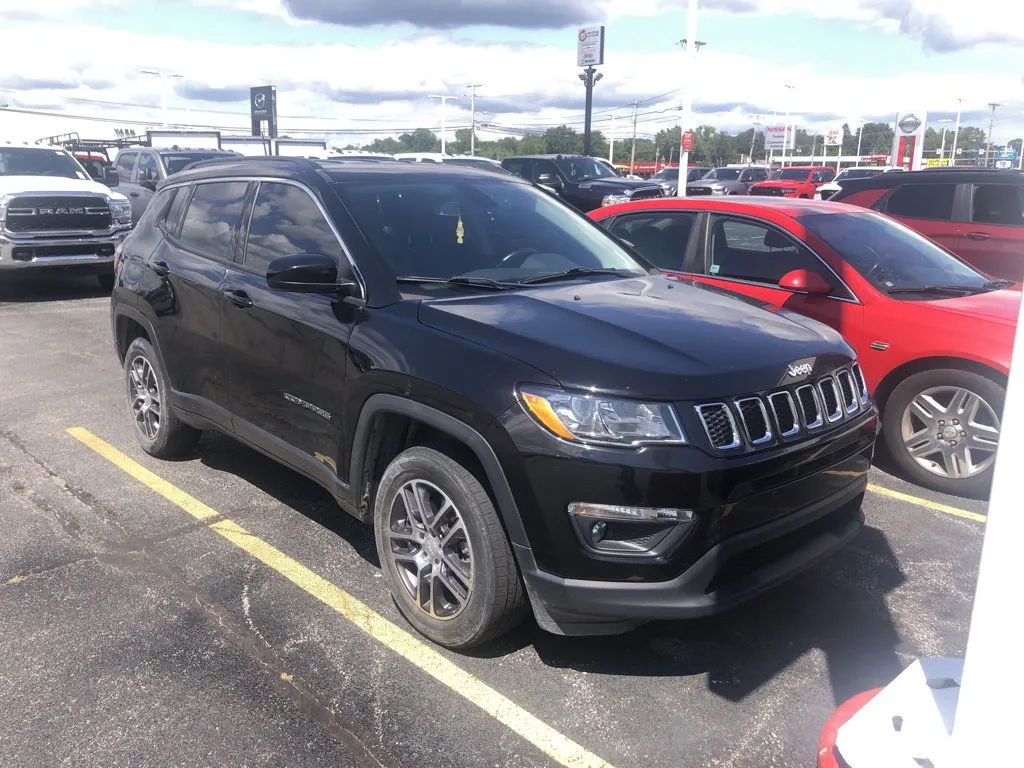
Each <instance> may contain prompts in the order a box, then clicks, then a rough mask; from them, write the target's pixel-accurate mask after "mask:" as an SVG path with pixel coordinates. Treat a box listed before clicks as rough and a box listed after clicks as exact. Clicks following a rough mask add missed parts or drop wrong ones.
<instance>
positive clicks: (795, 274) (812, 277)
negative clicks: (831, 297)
mask: <svg viewBox="0 0 1024 768" xmlns="http://www.w3.org/2000/svg"><path fill="white" fill-rule="evenodd" d="M779 288H785V289H786V290H787V291H800V292H801V293H809V294H811V295H814V296H827V295H828V294H830V293H832V286H831V285H829V284H828V281H827V280H825V278H823V277H822V276H821V275H819V274H818V273H817V272H811V271H810V270H807V269H794V270H793V271H792V272H787V273H786V274H784V275H783V276H782V279H781V280H779Z"/></svg>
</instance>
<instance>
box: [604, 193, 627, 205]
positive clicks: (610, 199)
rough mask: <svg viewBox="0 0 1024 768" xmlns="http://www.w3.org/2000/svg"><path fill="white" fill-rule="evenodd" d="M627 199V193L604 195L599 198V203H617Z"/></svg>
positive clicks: (625, 201)
mask: <svg viewBox="0 0 1024 768" xmlns="http://www.w3.org/2000/svg"><path fill="white" fill-rule="evenodd" d="M629 200H630V197H629V195H605V196H604V199H603V200H601V205H602V206H605V205H618V204H619V203H628V202H629Z"/></svg>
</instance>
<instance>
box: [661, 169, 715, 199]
mask: <svg viewBox="0 0 1024 768" xmlns="http://www.w3.org/2000/svg"><path fill="white" fill-rule="evenodd" d="M710 172H711V169H710V168H706V167H704V166H698V165H694V166H690V167H689V168H687V169H686V183H687V184H689V183H690V182H691V181H697V180H698V179H701V178H703V177H704V176H706V175H707V174H709V173H710ZM650 181H653V182H655V183H657V184H659V185H660V186H661V188H662V190H664V192H665V194H666V195H676V194H678V193H679V169H678V168H662V169H661V170H660V171H658V172H657V173H656V174H654V175H653V176H651V178H650Z"/></svg>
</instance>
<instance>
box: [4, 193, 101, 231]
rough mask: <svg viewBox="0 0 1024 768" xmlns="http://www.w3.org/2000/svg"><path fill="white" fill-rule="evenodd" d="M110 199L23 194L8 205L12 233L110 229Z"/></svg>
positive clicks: (8, 229) (8, 225) (7, 226)
mask: <svg viewBox="0 0 1024 768" xmlns="http://www.w3.org/2000/svg"><path fill="white" fill-rule="evenodd" d="M110 225H111V217H110V208H109V207H108V206H107V201H106V200H104V199H103V198H102V197H82V196H74V197H72V196H68V197H56V196H53V195H46V196H38V195H37V196H29V195H23V196H19V197H16V198H15V199H13V200H11V202H10V203H9V204H8V206H7V222H6V224H5V227H6V228H7V231H8V232H16V233H30V232H62V231H70V230H101V229H103V230H105V229H110Z"/></svg>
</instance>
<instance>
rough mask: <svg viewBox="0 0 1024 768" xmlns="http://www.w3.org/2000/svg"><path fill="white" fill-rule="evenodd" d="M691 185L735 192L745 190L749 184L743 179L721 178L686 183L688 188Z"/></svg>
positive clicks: (698, 187)
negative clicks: (726, 179) (725, 179)
mask: <svg viewBox="0 0 1024 768" xmlns="http://www.w3.org/2000/svg"><path fill="white" fill-rule="evenodd" d="M691 187H693V188H696V189H703V188H704V187H707V188H708V189H725V190H728V191H729V192H735V191H737V190H743V191H744V192H745V191H746V189H747V185H746V184H745V183H744V182H742V181H724V180H719V179H707V180H705V179H698V180H697V181H691V182H690V183H689V184H687V185H686V188H687V189H690V188H691Z"/></svg>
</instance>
